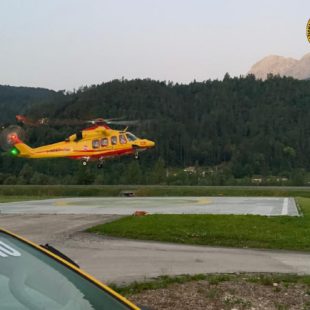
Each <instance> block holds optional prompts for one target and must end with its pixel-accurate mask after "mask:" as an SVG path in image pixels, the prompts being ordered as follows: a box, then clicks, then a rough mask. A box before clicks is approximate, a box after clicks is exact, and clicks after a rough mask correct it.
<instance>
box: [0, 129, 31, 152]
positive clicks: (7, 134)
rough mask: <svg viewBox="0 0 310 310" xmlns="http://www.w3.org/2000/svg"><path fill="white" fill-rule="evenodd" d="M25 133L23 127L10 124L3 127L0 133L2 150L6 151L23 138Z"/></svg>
mask: <svg viewBox="0 0 310 310" xmlns="http://www.w3.org/2000/svg"><path fill="white" fill-rule="evenodd" d="M25 137H26V134H25V131H24V129H23V128H21V127H20V126H17V125H12V126H9V127H7V128H5V129H4V130H3V131H2V132H1V134H0V146H1V148H2V149H3V150H4V151H8V150H10V149H11V148H12V146H14V145H15V144H16V143H18V142H21V141H23V140H24V139H25Z"/></svg>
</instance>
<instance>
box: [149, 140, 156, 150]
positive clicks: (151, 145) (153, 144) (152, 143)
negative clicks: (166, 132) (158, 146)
mask: <svg viewBox="0 0 310 310" xmlns="http://www.w3.org/2000/svg"><path fill="white" fill-rule="evenodd" d="M154 146H155V142H154V141H150V140H149V141H148V147H149V148H152V147H154Z"/></svg>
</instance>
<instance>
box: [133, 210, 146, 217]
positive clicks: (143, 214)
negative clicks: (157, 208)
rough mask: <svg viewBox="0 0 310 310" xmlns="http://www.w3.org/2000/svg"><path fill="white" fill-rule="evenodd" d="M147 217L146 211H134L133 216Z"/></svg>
mask: <svg viewBox="0 0 310 310" xmlns="http://www.w3.org/2000/svg"><path fill="white" fill-rule="evenodd" d="M145 215H148V213H147V212H146V211H135V212H134V214H133V216H145Z"/></svg>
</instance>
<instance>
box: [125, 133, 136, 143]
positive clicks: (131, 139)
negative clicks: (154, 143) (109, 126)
mask: <svg viewBox="0 0 310 310" xmlns="http://www.w3.org/2000/svg"><path fill="white" fill-rule="evenodd" d="M126 137H127V139H128V141H129V142H132V141H136V140H137V139H138V138H137V137H136V136H135V135H134V134H132V133H131V132H127V133H126Z"/></svg>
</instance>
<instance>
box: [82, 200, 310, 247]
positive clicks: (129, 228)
mask: <svg viewBox="0 0 310 310" xmlns="http://www.w3.org/2000/svg"><path fill="white" fill-rule="evenodd" d="M297 201H298V203H299V205H300V207H301V210H302V212H303V214H304V216H302V217H290V216H281V217H264V216H256V215H149V216H144V217H132V216H129V217H125V218H122V219H120V220H117V221H115V222H111V223H108V224H104V225H98V226H95V227H93V228H90V229H89V230H88V231H89V232H93V233H98V234H105V235H110V236H116V237H124V238H132V239H144V240H156V241H164V242H174V243H184V244H197V245H212V246H229V247H242V248H247V247H249V248H266V249H286V250H301V251H310V198H298V199H297Z"/></svg>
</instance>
